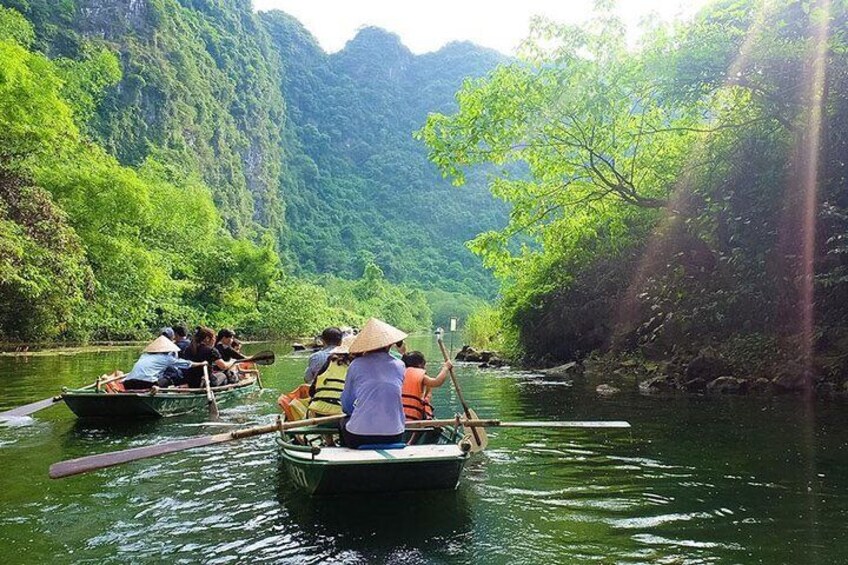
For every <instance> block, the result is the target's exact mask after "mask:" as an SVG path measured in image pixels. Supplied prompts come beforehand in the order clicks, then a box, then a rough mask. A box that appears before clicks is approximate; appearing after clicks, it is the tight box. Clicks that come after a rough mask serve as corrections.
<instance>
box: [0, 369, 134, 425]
mask: <svg viewBox="0 0 848 565" xmlns="http://www.w3.org/2000/svg"><path fill="white" fill-rule="evenodd" d="M123 377H124V374H123V373H115V374H112V375H103V376H102V377H100V378H99V379H97V381H95V382H94V383H92V384H90V385H87V386H84V387H82V388H81V389H80V390H88V389H92V388H95V387H98V386H102V385H105V384H106V383H111V382H112V381H116V380H118V379H122V378H123ZM61 401H62V397H61V395H57V396H51V397H50V398H45V399H44V400H39V401H37V402H32V403H30V404H26V405H24V406H18V407H17V408H13V409H11V410H7V411H5V412H0V420H9V419H13V418H23V417H25V416H31V415H33V414H35V413H36V412H38V411H39V410H44V409H45V408H49V407H51V406H53V405H54V404H56V403H57V402H61Z"/></svg>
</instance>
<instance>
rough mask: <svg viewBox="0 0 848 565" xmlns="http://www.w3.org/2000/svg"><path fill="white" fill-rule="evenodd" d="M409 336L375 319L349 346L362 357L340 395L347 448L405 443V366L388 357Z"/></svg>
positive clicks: (354, 366) (354, 362) (351, 367)
mask: <svg viewBox="0 0 848 565" xmlns="http://www.w3.org/2000/svg"><path fill="white" fill-rule="evenodd" d="M406 337H407V334H405V333H404V332H402V331H401V330H399V329H397V328H395V327H393V326H391V325H389V324H387V323H385V322H383V321H381V320H378V319H376V318H371V319H370V320H368V322H366V324H365V326H364V327H363V328H362V331H360V332H359V335H357V336H356V339H354V340H353V343H351V345H350V353H351V354H362V355H361V356H360V357H357V358H356V359H354V360H353V361H352V362H351V363H350V367H349V368H348V370H347V377H346V379H345V384H344V390H343V391H342V395H341V404H342V411H343V412H344V413H345V414H347V415H348V417H347V418H345V419H344V420H342V424H341V432H342V440H343V442H344V445H345V446H346V447H350V448H357V447H359V446H363V445H374V444H393V443H402V442H403V433H404V428H405V418H404V413H403V403H402V402H401V391H402V389H403V374H404V370H405V367H404V365H403V363H402V362H401V361H400V360H398V359H395V358H394V357H392V356H391V355H389V350H390V349H391V348H392V346H393V345H395V344H396V343H399V342H401V341H403V340H404V339H406Z"/></svg>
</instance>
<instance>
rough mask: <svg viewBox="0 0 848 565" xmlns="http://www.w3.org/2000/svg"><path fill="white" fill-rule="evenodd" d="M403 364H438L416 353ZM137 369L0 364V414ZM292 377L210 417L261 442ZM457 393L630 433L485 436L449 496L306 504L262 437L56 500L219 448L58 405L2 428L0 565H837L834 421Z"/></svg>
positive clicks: (532, 386)
mask: <svg viewBox="0 0 848 565" xmlns="http://www.w3.org/2000/svg"><path fill="white" fill-rule="evenodd" d="M413 346H415V347H417V348H420V349H422V350H424V351H425V353H426V354H427V356H428V358H429V359H431V360H433V361H435V360H436V359H437V357H438V353H437V351H438V350H437V349H436V346H435V342H433V341H432V340H431V338H430V337H420V338H417V339H414V340H413ZM263 347H266V346H263ZM272 347H274V348H276V349H277V351H278V354H279V355H284V354H286V353H287V352H288V351H289V348H288V347H287V346H286V345H284V344H277V345H272ZM252 349H253V350H256V349H258V346H253V348H252ZM137 354H138V349H136V348H129V349H122V350H116V351H112V352H108V353H86V354H78V355H72V356H71V355H64V356H61V355H57V356H49V357H32V358H30V359H29V360H24V359H17V358H0V410H6V409H9V408H12V407H15V406H18V405H20V404H24V403H27V402H31V401H34V400H38V399H41V398H44V397H46V396H49V395H50V394H51V393H53V392H55V391H58V389H59V388H60V387H62V386H78V385H82V384H86V383H88V382H91V381H92V380H93V378H94V376H96V375H98V374H101V373H103V372H109V371H112V370H113V369H115V368H118V367H120V368H124V369H126V368H128V367H129V366H131V364H132V362H133V361H134V359H135V358H136V355H137ZM305 363H306V358H305V356H287V357H278V362H277V364H276V365H274V366H273V367H268V368H267V370H266V371H265V372H264V374H263V379H264V382H265V385H266V387H268V388H267V390H266V391H264V392H262V393H257V394H256V395H254V396H253V397H251V398H248V399H246V400H245V402H244V403H242V404H236V405H230V406H227V407H226V408H223V407H222V408H223V409H222V414H221V417H222V420H224V421H227V422H240V423H244V424H245V425H248V424H257V423H268V422H271V421H272V420H273V418H274V416H275V414H276V409H275V405H274V401H275V399H276V397H277V395H278V394H279V393H280V392H281V391H287V390H290V389H291V388H293V387H294V386H295V385H296V384H298V383H300V382H301V378H302V377H301V375H302V372H303V368H304V367H305ZM433 369H435V367H433ZM458 373H459V377H460V380H461V382H462V385H463V388H464V392H465V395H466V397H467V400H468V401H469V404H471V406H472V407H474V408H476V410H477V412H478V413H479V414H480V416H482V417H499V418H501V419H504V420H508V419H513V420H520V419H627V420H629V421H630V422H631V423H632V424H633V430H632V432H628V431H612V430H610V431H581V430H562V429H560V430H521V429H510V430H498V431H496V430H491V431H490V432H489V437H490V441H489V448H488V450H487V451H486V452H485V453H484V454H480V455H478V456H476V458H475V459H472V460H471V461H470V462H469V465H468V466H467V467H466V470H465V472H464V475H463V478H462V481H461V484H460V487H459V488H458V489H457V490H456V491H455V492H439V493H428V494H418V495H412V494H395V495H389V496H368V497H364V496H359V497H330V498H310V497H308V496H306V495H303V494H301V493H299V492H296V491H293V489H292V485H291V484H290V483H289V481H288V478H287V477H286V475H285V473H284V472H283V470H282V467H281V464H280V460H279V457H278V455H277V453H276V451H275V449H274V442H273V439H272V437H271V436H263V437H258V438H253V439H251V440H244V441H240V442H236V443H232V444H229V445H227V446H217V447H213V448H207V449H201V450H195V451H188V452H185V453H181V454H175V455H171V456H167V457H162V458H158V459H148V460H146V461H140V462H137V463H133V464H130V465H125V466H122V467H115V468H112V469H106V470H103V471H99V472H97V473H93V474H89V475H83V476H79V477H72V478H69V479H65V480H62V481H51V480H50V479H48V478H47V467H48V466H49V465H50V464H51V463H53V462H56V461H59V460H61V459H67V458H71V457H79V456H82V455H87V454H93V453H99V452H104V451H109V450H114V449H120V448H124V447H129V446H139V445H147V444H152V443H158V442H161V441H166V440H170V439H173V438H181V437H188V436H192V435H197V434H205V433H216V432H219V431H222V430H223V429H224V428H221V427H211V426H206V427H204V426H198V425H197V424H202V423H203V422H205V420H206V419H205V418H204V417H203V416H202V415H198V416H184V417H178V418H170V419H167V420H162V421H156V422H146V423H123V424H102V423H80V422H78V421H77V420H76V419H75V418H74V417H73V416H72V414H71V413H70V412H69V411H68V410H67V408H66V407H64V406H62V405H58V406H55V407H52V408H50V409H48V410H45V411H43V412H40V413H39V414H37V415H36V417H35V419H34V420H22V421H18V422H13V423H11V424H10V425H5V426H2V425H0V503H2V504H0V548H2V551H3V554H2V557H0V562H2V563H44V562H90V563H127V562H133V563H137V562H161V561H162V560H167V561H169V562H197V561H203V562H206V563H236V562H238V563H245V562H253V563H257V562H274V563H278V562H292V563H318V562H344V563H359V562H395V563H511V564H514V563H552V562H559V563H586V562H598V563H767V564H772V563H804V564H815V563H828V564H829V563H848V543H846V542H848V447H846V439H848V416H846V405H845V404H840V403H817V404H813V405H809V406H807V405H805V404H804V403H803V402H801V401H799V400H797V399H794V398H773V399H752V398H720V399H708V398H672V399H668V398H665V399H662V398H648V397H643V396H640V395H638V394H636V393H635V392H631V391H628V390H625V391H624V392H622V393H621V394H619V395H616V396H613V397H612V398H600V397H598V396H597V395H596V394H595V392H594V390H593V389H592V387H590V386H586V385H585V384H584V383H582V382H580V381H577V382H575V383H573V384H569V383H568V382H566V381H564V380H561V379H549V378H541V377H537V376H533V375H529V374H524V373H519V372H510V371H488V370H480V369H477V368H475V367H465V366H463V367H460V368H459V370H458ZM435 403H436V406H437V412H438V413H440V414H441V415H450V414H452V413H453V411H454V410H456V407H457V406H458V403H457V402H456V399H455V396H454V395H453V394H452V391H451V390H450V389H449V388H447V387H443V388H442V389H440V390H438V391H437V393H436V402H435Z"/></svg>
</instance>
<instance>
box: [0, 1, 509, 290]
mask: <svg viewBox="0 0 848 565" xmlns="http://www.w3.org/2000/svg"><path fill="white" fill-rule="evenodd" d="M0 5H9V6H12V7H15V8H16V9H18V10H19V11H21V12H22V13H23V14H24V15H25V16H26V17H27V18H28V19H29V20H30V21H31V22H32V23H33V25H34V27H35V29H36V33H37V42H36V47H37V48H38V49H40V50H42V51H44V52H45V53H47V54H48V55H49V56H51V57H70V58H73V59H80V58H85V57H86V56H87V54H88V53H89V52H90V50H91V49H92V47H93V46H94V47H101V48H102V47H104V46H105V47H106V48H108V49H110V50H112V51H113V52H116V53H117V54H118V55H119V57H120V63H121V68H122V72H123V75H122V79H121V81H120V82H119V83H118V84H117V85H116V86H115V87H113V88H110V89H108V90H107V92H106V93H105V96H104V98H103V100H102V102H101V103H100V105H99V106H98V108H97V111H96V114H95V115H94V116H93V118H92V119H90V120H89V121H88V122H87V123H86V124H84V125H83V127H84V128H85V129H86V130H87V132H88V134H89V135H90V136H92V137H93V138H94V139H95V140H96V141H97V142H98V143H100V144H101V145H103V146H104V147H105V148H106V149H107V150H108V151H109V152H110V153H111V154H113V155H114V156H115V157H117V158H118V159H119V160H120V161H121V162H122V163H123V164H127V165H133V166H141V165H143V164H144V163H145V162H146V161H148V160H155V161H156V162H158V163H160V164H163V165H165V167H164V169H165V170H168V171H170V172H171V173H172V174H174V175H180V176H193V177H197V178H199V179H201V180H202V181H203V182H204V183H205V184H206V185H207V186H209V187H210V189H211V191H212V194H213V197H214V200H215V203H216V205H217V206H218V209H219V210H220V212H221V214H222V216H223V218H224V220H225V222H226V226H227V227H228V228H229V230H230V231H231V232H232V233H233V234H235V235H248V236H252V237H256V236H258V235H259V234H260V233H262V232H265V231H268V230H270V231H272V232H273V233H274V234H275V235H276V237H277V240H278V241H279V242H280V244H281V246H282V247H283V248H288V249H290V250H291V251H292V254H291V255H292V256H295V257H296V259H297V262H298V263H299V264H300V265H301V266H302V267H303V270H305V271H307V272H319V273H323V272H327V273H333V274H339V275H343V276H349V277H356V276H359V275H360V274H361V264H362V261H361V260H360V259H361V257H362V255H363V254H370V255H371V256H373V257H374V258H376V260H377V261H378V263H379V264H380V266H381V267H382V268H383V270H384V272H385V273H386V275H387V276H388V277H389V279H390V280H392V281H404V282H413V283H415V284H417V285H422V286H424V287H433V286H442V284H441V283H442V282H443V281H447V284H448V288H451V289H452V290H463V291H467V292H474V293H478V292H481V290H480V289H481V288H482V289H484V290H483V291H482V292H484V293H485V292H486V291H487V290H488V291H492V290H493V289H494V284H493V282H492V281H491V279H490V277H489V275H488V274H487V273H485V272H484V270H483V269H482V267H481V266H480V264H479V261H478V260H477V259H476V258H475V257H473V256H472V255H471V253H470V252H469V251H468V250H467V249H465V247H464V242H465V241H467V240H468V239H471V238H472V237H474V236H475V235H476V234H477V233H479V232H480V231H485V230H487V229H491V228H493V227H496V226H497V225H499V224H500V223H502V221H503V220H504V218H505V209H504V207H503V206H502V205H501V204H499V203H496V202H495V201H494V200H493V199H492V198H491V196H490V195H489V193H488V190H487V189H486V188H485V186H484V184H483V183H478V184H476V185H475V184H473V183H472V186H471V187H470V188H468V189H463V190H456V189H454V188H452V187H451V186H450V185H449V184H448V183H447V182H446V181H444V180H443V179H441V178H440V176H439V175H438V173H437V172H436V170H435V168H434V167H433V166H432V165H431V164H430V163H429V162H428V161H427V156H426V151H425V149H424V147H423V146H422V145H421V144H420V143H418V142H417V141H415V140H414V139H413V132H414V131H415V130H417V129H418V128H419V127H421V125H422V124H423V122H424V119H425V118H426V115H427V113H428V112H430V111H443V110H446V109H448V108H449V107H450V106H451V105H452V104H453V95H454V93H455V91H456V89H457V88H458V87H459V86H460V84H461V82H462V80H463V79H464V78H465V77H466V76H468V75H472V76H473V75H478V76H479V75H482V74H485V73H486V72H488V71H489V70H490V69H492V68H493V67H494V66H495V65H497V64H498V63H499V62H500V61H501V60H502V57H501V56H500V55H498V54H497V53H495V52H494V51H490V50H485V49H481V48H478V47H476V46H473V45H471V44H452V45H450V46H447V47H445V48H444V49H442V50H440V51H438V52H435V53H430V54H427V55H423V56H415V55H413V54H412V53H411V52H410V51H409V50H408V49H407V48H406V47H405V46H404V45H403V44H402V43H401V41H400V39H399V38H398V37H397V36H396V35H394V34H391V33H389V32H386V31H384V30H381V29H378V28H365V29H363V30H361V31H360V32H359V33H358V34H357V36H356V37H355V38H353V39H352V40H351V41H350V42H349V43H348V45H347V46H346V47H345V49H343V50H342V51H340V52H338V53H335V54H332V55H330V54H327V53H324V52H323V51H322V50H321V48H320V47H319V46H318V45H317V43H316V42H315V40H314V38H313V37H312V36H311V35H310V34H309V33H308V32H307V31H306V30H305V29H304V28H303V26H302V25H301V24H300V23H299V22H297V20H295V19H294V18H292V17H290V16H287V15H286V14H283V13H282V12H268V13H262V14H256V13H254V12H253V11H252V7H251V5H250V2H248V1H246V0H238V1H234V0H228V1H223V0H68V1H65V2H62V3H61V4H58V5H57V4H56V3H55V2H53V1H52V0H0ZM160 170H161V168H160ZM284 204H285V206H284ZM285 223H288V224H289V225H288V226H284V224H285ZM410 250H415V252H414V253H411V252H410Z"/></svg>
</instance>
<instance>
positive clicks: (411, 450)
mask: <svg viewBox="0 0 848 565" xmlns="http://www.w3.org/2000/svg"><path fill="white" fill-rule="evenodd" d="M329 433H330V432H328V429H327V428H295V429H291V430H287V431H284V432H282V433H281V435H280V437H279V438H278V443H279V448H280V455H281V459H282V463H283V465H284V466H285V468H286V470H287V472H288V475H289V477H291V480H292V482H293V483H294V484H295V485H297V486H298V487H299V488H302V489H304V490H306V491H307V492H308V493H309V494H343V493H367V492H384V493H385V492H402V491H413V490H443V489H455V488H456V486H457V484H458V483H459V477H460V474H461V473H462V468H463V466H464V465H465V462H466V461H467V460H468V457H469V455H470V444H469V443H468V442H467V441H463V440H461V439H460V438H461V437H462V436H461V434H460V433H459V431H458V429H455V428H441V429H432V428H430V429H424V430H415V432H408V433H407V438H408V439H409V438H410V437H412V438H413V440H412V442H411V443H412V445H406V446H404V447H403V448H400V449H349V448H347V447H336V446H332V447H327V446H317V445H310V444H309V442H308V439H309V438H310V437H312V438H313V439H314V437H315V436H311V435H310V434H323V435H328V434H329Z"/></svg>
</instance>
